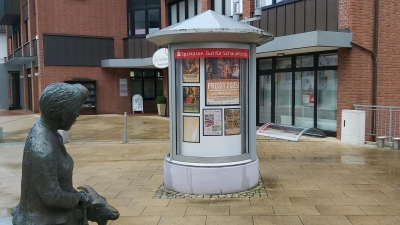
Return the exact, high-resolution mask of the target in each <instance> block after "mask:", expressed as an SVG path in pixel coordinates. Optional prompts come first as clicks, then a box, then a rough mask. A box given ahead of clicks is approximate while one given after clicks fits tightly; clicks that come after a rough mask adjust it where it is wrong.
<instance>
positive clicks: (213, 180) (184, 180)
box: [164, 157, 260, 195]
mask: <svg viewBox="0 0 400 225" xmlns="http://www.w3.org/2000/svg"><path fill="white" fill-rule="evenodd" d="M231 164H233V163H231ZM258 168H259V167H258V159H257V160H255V161H250V160H247V161H244V162H242V163H240V162H236V163H235V164H233V165H229V164H220V165H219V166H215V165H210V166H207V165H205V164H201V165H200V164H196V163H193V164H191V163H182V162H171V160H170V159H169V158H168V157H166V158H165V160H164V187H165V188H167V189H169V190H173V191H176V192H181V193H188V194H196V195H212V194H229V193H237V192H241V191H247V190H249V189H251V188H253V187H255V186H256V185H257V184H258V181H259V176H260V174H259V171H258Z"/></svg>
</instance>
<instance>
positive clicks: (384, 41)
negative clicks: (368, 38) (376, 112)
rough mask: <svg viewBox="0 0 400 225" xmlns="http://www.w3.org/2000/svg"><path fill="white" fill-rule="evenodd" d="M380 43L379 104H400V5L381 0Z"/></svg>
mask: <svg viewBox="0 0 400 225" xmlns="http://www.w3.org/2000/svg"><path fill="white" fill-rule="evenodd" d="M379 11H380V13H379V39H378V40H379V44H378V90H377V91H378V94H377V95H378V97H377V104H378V105H392V106H400V63H398V59H399V57H400V49H399V47H398V43H400V24H399V21H398V18H400V5H399V1H396V0H385V1H382V0H381V1H380V5H379Z"/></svg>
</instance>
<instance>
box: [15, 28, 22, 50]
mask: <svg viewBox="0 0 400 225" xmlns="http://www.w3.org/2000/svg"><path fill="white" fill-rule="evenodd" d="M14 40H15V42H14V50H15V49H17V48H19V47H21V27H18V28H17V29H15V30H14Z"/></svg>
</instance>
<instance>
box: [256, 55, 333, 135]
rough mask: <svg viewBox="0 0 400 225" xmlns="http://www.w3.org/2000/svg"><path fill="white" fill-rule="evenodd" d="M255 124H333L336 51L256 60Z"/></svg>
mask: <svg viewBox="0 0 400 225" xmlns="http://www.w3.org/2000/svg"><path fill="white" fill-rule="evenodd" d="M257 63H258V64H257V65H258V67H257V68H258V72H257V75H258V90H257V93H258V99H259V104H258V106H257V107H258V109H257V111H258V116H257V118H258V121H257V123H258V124H264V123H269V122H273V123H279V124H286V125H294V126H299V127H317V128H319V129H321V130H323V131H325V132H326V133H327V135H329V136H335V135H336V127H337V122H338V121H337V118H336V117H337V65H338V54H337V52H323V53H311V54H302V55H293V56H285V57H271V58H263V59H259V60H258V62H257Z"/></svg>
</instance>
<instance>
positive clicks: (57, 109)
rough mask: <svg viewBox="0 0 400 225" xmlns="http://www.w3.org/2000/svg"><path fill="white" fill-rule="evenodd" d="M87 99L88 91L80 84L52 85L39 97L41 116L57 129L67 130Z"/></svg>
mask: <svg viewBox="0 0 400 225" xmlns="http://www.w3.org/2000/svg"><path fill="white" fill-rule="evenodd" d="M87 97H88V90H87V89H86V88H85V87H84V86H82V85H80V84H67V83H52V84H50V85H49V86H47V87H46V88H45V89H44V90H43V92H42V96H40V100H39V108H40V113H41V116H42V117H43V118H45V119H46V120H48V121H50V122H51V123H53V124H56V125H57V129H60V130H69V129H71V126H72V125H73V124H74V123H75V121H76V118H77V117H78V116H79V110H80V109H81V108H82V104H83V102H84V101H85V100H86V99H87Z"/></svg>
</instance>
